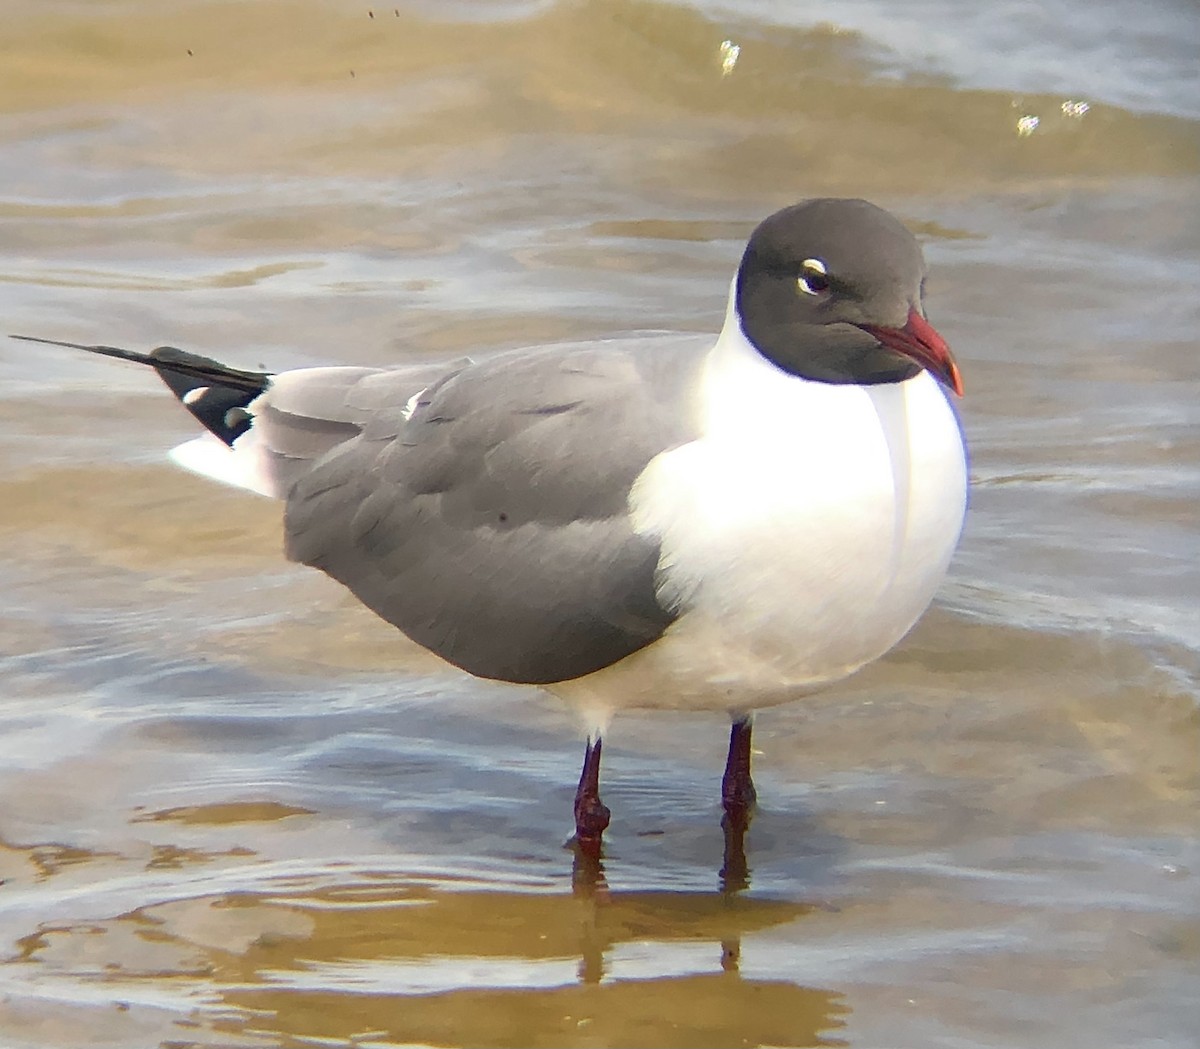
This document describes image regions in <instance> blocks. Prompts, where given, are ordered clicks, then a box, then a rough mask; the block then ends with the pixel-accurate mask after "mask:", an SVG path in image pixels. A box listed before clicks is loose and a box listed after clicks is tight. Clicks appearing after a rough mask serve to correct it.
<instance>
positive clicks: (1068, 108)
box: [1062, 98, 1092, 120]
mask: <svg viewBox="0 0 1200 1049" xmlns="http://www.w3.org/2000/svg"><path fill="white" fill-rule="evenodd" d="M1091 108H1092V107H1091V106H1089V105H1088V104H1087V103H1086V102H1077V101H1075V99H1073V98H1068V99H1067V100H1066V101H1065V102H1064V103H1063V104H1062V114H1063V116H1064V117H1069V118H1071V119H1072V120H1078V119H1080V117H1082V116H1083V115H1084V113H1086V112H1087V111H1088V110H1089V109H1091Z"/></svg>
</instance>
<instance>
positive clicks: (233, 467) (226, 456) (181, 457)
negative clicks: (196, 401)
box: [167, 429, 280, 499]
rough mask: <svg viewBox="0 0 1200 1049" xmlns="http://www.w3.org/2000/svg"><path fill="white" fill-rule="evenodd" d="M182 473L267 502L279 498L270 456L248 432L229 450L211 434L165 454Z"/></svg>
mask: <svg viewBox="0 0 1200 1049" xmlns="http://www.w3.org/2000/svg"><path fill="white" fill-rule="evenodd" d="M167 454H168V455H170V457H171V459H172V460H174V461H175V462H176V463H177V464H178V465H180V466H182V467H183V468H184V469H185V470H190V471H191V472H192V473H197V474H200V475H201V476H202V477H207V478H209V479H211V480H213V481H220V482H221V483H222V484H229V485H233V486H234V487H235V488H244V489H246V490H247V491H249V492H255V493H257V494H258V495H265V496H267V497H268V498H269V499H278V498H280V492H279V489H278V484H277V482H276V480H275V477H274V471H272V469H271V460H270V456H269V455H268V454H267V452H266V449H265V448H263V446H262V443H261V442H260V441H259V440H258V439H257V437H256V435H255V433H254V430H253V429H250V430H248V431H247V432H246V433H244V434H242V436H241V437H239V438H238V439H237V440H236V441H234V442H233V447H232V448H230V447H229V446H228V445H227V444H225V443H224V442H223V441H221V440H219V439H218V438H216V437H214V436H213V435H212V434H208V433H206V434H204V435H203V436H201V437H196V438H193V439H192V440H190V441H184V442H183V444H180V445H176V446H175V447H174V448H172V449H171V450H170V452H168V453H167Z"/></svg>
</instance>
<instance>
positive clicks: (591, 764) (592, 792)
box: [575, 736, 609, 856]
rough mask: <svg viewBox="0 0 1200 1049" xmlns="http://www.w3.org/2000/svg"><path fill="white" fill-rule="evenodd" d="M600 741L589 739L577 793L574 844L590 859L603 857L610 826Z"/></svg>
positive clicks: (598, 738)
mask: <svg viewBox="0 0 1200 1049" xmlns="http://www.w3.org/2000/svg"><path fill="white" fill-rule="evenodd" d="M600 747H601V740H600V737H599V736H597V737H596V742H595V743H593V742H592V741H591V739H590V738H589V739H588V742H587V750H585V751H584V754H583V771H582V772H581V773H580V774H579V788H578V789H577V790H576V791H575V843H576V844H577V845H578V846H579V850H580V851H581V852H583V853H584V854H585V855H588V856H599V855H600V839H601V836H602V835H603V834H604V829H605V828H606V827H607V826H608V819H609V811H608V807H607V806H606V805H605V804H604V802H602V801H601V800H600Z"/></svg>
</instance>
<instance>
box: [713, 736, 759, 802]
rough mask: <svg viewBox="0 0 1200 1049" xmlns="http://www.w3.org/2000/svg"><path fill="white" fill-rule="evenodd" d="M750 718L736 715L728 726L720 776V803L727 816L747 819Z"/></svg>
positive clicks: (750, 795) (752, 796)
mask: <svg viewBox="0 0 1200 1049" xmlns="http://www.w3.org/2000/svg"><path fill="white" fill-rule="evenodd" d="M751 724H752V723H751V720H750V718H749V717H748V716H747V717H744V718H738V719H737V720H736V721H734V723H733V726H732V727H731V728H730V730H729V757H728V758H726V759H725V775H724V776H722V777H721V804H722V805H724V807H725V815H726V816H728V817H729V818H730V819H740V820H742V821H744V822H748V820H749V815H750V811H751V809H753V808H754V801H755V798H757V797H758V795H757V793H756V792H755V790H754V780H753V779H751V778H750V728H751Z"/></svg>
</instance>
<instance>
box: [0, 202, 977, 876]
mask: <svg viewBox="0 0 1200 1049" xmlns="http://www.w3.org/2000/svg"><path fill="white" fill-rule="evenodd" d="M925 272H926V268H925V261H924V258H923V256H922V253H921V248H920V246H919V245H918V243H917V241H916V239H915V238H914V237H913V235H912V234H911V233H910V232H909V231H908V230H907V229H906V228H905V227H904V226H903V225H902V224H901V223H900V221H899V220H898V219H896V218H895V217H894V216H892V215H891V214H889V213H888V212H886V211H884V210H882V209H881V208H878V207H876V206H875V205H873V204H870V203H868V202H866V201H863V200H842V199H818V200H808V201H804V202H802V203H800V204H796V205H794V206H792V207H788V208H784V209H783V210H782V211H779V212H776V213H775V214H774V215H771V216H770V217H769V218H767V219H766V220H765V221H763V222H762V223H761V224H760V225H759V226H758V227H757V228H756V229H755V230H754V232H753V234H752V235H751V237H750V240H749V242H748V244H747V246H746V250H745V253H744V255H743V256H742V260H741V265H740V266H739V267H738V271H737V275H736V277H735V278H734V280H733V283H732V286H731V289H730V294H729V302H728V308H727V311H726V315H725V323H724V326H723V328H722V329H721V332H720V335H719V336H718V337H717V338H716V340H715V341H714V340H713V339H712V338H711V337H709V338H702V337H696V336H678V335H677V336H668V335H663V336H637V337H627V338H622V339H612V340H603V341H599V342H590V343H574V344H566V345H556V346H545V347H538V348H532V349H520V350H515V351H509V352H504V353H499V354H496V355H494V356H491V357H488V358H487V359H484V360H480V361H472V360H466V361H459V362H456V363H454V364H449V365H447V364H437V365H421V366H404V367H399V368H390V369H378V368H356V367H335V368H304V369H299V370H295V371H285V372H280V373H278V374H270V373H268V372H261V371H243V370H240V369H236V368H230V367H227V366H226V365H223V364H219V363H218V362H216V361H213V360H210V359H208V358H205V357H200V356H197V355H195V354H192V353H186V352H183V351H181V350H177V349H174V348H171V347H160V348H158V349H155V350H153V351H152V352H150V353H149V354H142V353H136V352H133V351H129V350H122V349H118V348H116V347H109V346H78V345H77V344H73V343H61V342H56V341H54V340H43V339H32V340H31V341H35V342H52V343H53V344H54V345H65V346H72V347H74V348H78V349H85V350H90V351H93V352H96V353H101V354H105V355H108V356H114V357H120V358H123V359H126V360H132V361H137V362H139V363H143V364H148V365H150V366H151V367H153V368H154V369H155V371H157V372H158V374H159V375H160V376H161V377H162V379H163V380H164V381H165V382H166V384H167V386H169V387H170V388H171V390H172V391H173V392H174V393H175V395H176V396H177V397H178V398H179V400H180V401H181V402H182V403H183V405H184V406H185V407H186V408H187V409H188V411H190V412H191V414H192V415H193V416H195V418H196V419H197V420H198V421H199V422H200V423H202V424H203V425H204V426H205V428H206V429H207V430H208V431H209V433H208V434H206V435H204V436H203V437H201V438H198V439H197V440H194V441H189V442H188V443H186V444H184V445H181V446H180V447H179V448H177V449H175V450H174V452H173V455H174V457H175V458H176V460H177V461H179V462H180V463H181V464H182V465H184V466H186V467H189V468H190V469H193V470H195V471H197V472H199V473H202V474H206V475H208V476H210V477H213V478H215V479H218V480H221V481H226V482H229V483H232V484H235V485H239V486H241V487H244V488H248V489H251V490H253V491H256V492H259V493H262V494H264V495H268V496H272V497H275V498H278V499H282V500H283V501H284V524H285V533H286V550H287V555H288V557H289V558H291V559H292V560H294V561H298V562H301V563H303V564H307V565H312V566H313V567H315V568H319V569H321V570H322V571H324V572H326V573H328V574H329V575H330V576H332V577H333V578H334V579H336V580H338V581H339V582H341V583H343V584H344V585H345V586H346V587H348V588H349V589H350V591H351V592H353V593H354V594H355V595H356V596H357V597H358V598H359V600H361V601H362V602H363V603H364V604H365V605H366V606H367V607H368V608H370V609H371V610H372V611H374V612H375V613H376V614H378V615H379V616H382V617H383V618H384V619H386V620H387V621H388V622H389V623H392V624H393V625H395V626H396V627H398V628H399V629H400V630H401V631H403V632H404V633H405V634H406V635H408V637H410V638H412V639H413V640H414V641H416V642H417V643H419V644H421V645H423V646H424V647H425V648H427V649H429V650H430V651H432V652H435V653H437V655H439V656H441V657H442V658H443V659H445V660H446V661H448V662H450V663H452V664H454V665H455V666H457V667H461V668H462V669H463V670H466V671H468V672H469V673H471V674H474V675H477V676H479V677H483V678H494V679H499V680H502V681H511V682H523V683H527V684H532V685H540V686H542V687H543V688H546V689H548V690H549V691H551V692H553V693H556V694H558V695H560V696H563V697H565V698H567V699H569V700H570V701H572V702H573V703H575V704H576V705H577V707H578V708H579V709H580V711H581V712H582V713H583V715H584V717H585V718H586V721H587V726H588V738H587V746H586V750H585V757H584V763H583V771H582V774H581V776H580V780H579V787H578V790H577V793H576V796H575V829H576V837H575V841H576V843H577V845H578V846H579V848H580V850H581V851H582V852H583V853H584V854H586V855H592V856H595V855H598V854H599V849H600V842H601V835H602V834H603V832H604V830H605V828H606V827H607V826H608V822H609V810H608V809H607V807H605V805H604V804H603V803H602V802H601V800H600V792H599V771H600V752H601V734H602V732H603V731H604V730H605V728H606V726H607V724H608V721H609V718H610V717H611V715H612V713H613V712H614V711H616V710H619V709H621V708H625V707H636V708H660V709H662V708H667V709H674V710H709V711H712V710H716V711H724V712H727V713H728V714H729V715H730V717H731V719H732V730H731V733H730V741H729V755H728V759H727V762H726V768H725V775H724V778H723V780H722V802H723V806H724V809H725V814H726V815H725V821H724V822H725V825H726V828H727V833H728V828H729V827H730V826H733V827H735V828H739V829H740V830H741V831H744V829H745V826H746V824H747V822H748V819H749V813H750V811H751V808H752V806H753V804H754V799H755V791H754V785H753V781H752V779H751V775H750V731H751V720H750V719H751V714H752V711H754V710H755V709H756V708H759V707H765V706H770V705H773V704H778V703H782V702H785V701H788V700H793V699H796V698H797V697H800V696H803V695H805V694H807V693H811V692H813V691H815V690H817V689H819V688H822V687H824V686H826V685H829V684H830V683H832V682H835V681H838V680H840V679H842V678H845V677H846V676H847V675H849V674H851V673H853V672H854V671H855V670H857V669H858V668H859V667H861V666H863V665H864V664H866V663H869V662H870V661H871V660H873V659H876V658H877V657H879V656H881V655H883V654H884V653H885V652H886V651H888V649H890V648H891V647H892V646H893V645H895V644H896V642H898V641H899V640H900V639H901V637H903V636H904V634H905V633H906V632H907V631H908V630H909V628H910V627H912V625H913V623H914V622H916V620H917V618H918V617H919V616H920V615H921V613H922V612H923V611H924V610H925V608H926V607H927V606H928V604H929V602H930V600H931V598H932V596H933V593H934V590H935V589H936V587H937V586H938V584H939V582H940V581H941V579H942V577H943V576H944V574H945V572H946V568H947V565H948V563H949V561H950V557H951V554H952V553H953V551H954V548H955V545H956V544H957V541H958V537H959V532H960V530H961V528H962V523H963V514H964V511H965V507H966V491H967V472H966V451H965V447H964V444H963V438H962V433H961V430H960V427H959V422H958V418H957V415H956V414H955V411H954V409H953V408H952V406H951V402H950V399H949V397H948V396H947V394H946V389H949V390H952V391H953V392H954V393H955V394H958V395H960V396H961V394H962V381H961V378H960V376H959V372H958V367H957V365H956V364H955V362H954V359H953V357H952V356H951V354H950V350H949V348H948V347H947V345H946V343H945V341H944V340H943V339H942V337H941V336H940V335H939V334H938V333H937V332H936V331H935V330H934V328H933V327H932V326H931V325H930V323H929V322H928V320H926V318H925V310H924V305H923V302H922V294H923V290H924V282H925ZM19 337H21V338H28V337H25V336H19Z"/></svg>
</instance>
